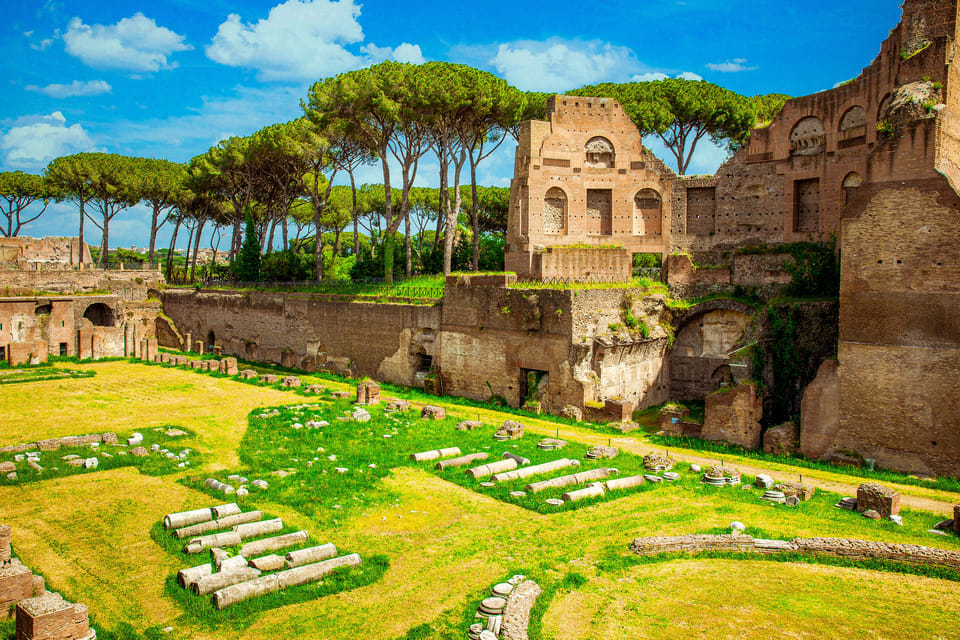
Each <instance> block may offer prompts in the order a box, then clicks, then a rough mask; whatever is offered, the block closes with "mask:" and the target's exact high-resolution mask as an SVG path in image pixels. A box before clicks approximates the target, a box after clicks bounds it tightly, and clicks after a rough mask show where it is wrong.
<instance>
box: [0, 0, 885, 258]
mask: <svg viewBox="0 0 960 640" xmlns="http://www.w3.org/2000/svg"><path fill="white" fill-rule="evenodd" d="M899 5H900V2H899V0H848V1H847V2H844V3H836V2H833V1H826V0H806V1H804V2H797V1H795V0H794V1H787V2H780V3H772V2H769V1H763V2H761V1H759V0H726V1H723V2H707V1H705V0H685V1H671V0H640V1H637V0H634V1H632V2H624V1H623V0H608V1H607V2H594V3H583V2H571V1H568V0H554V1H553V2H550V3H545V2H536V3H534V2H526V1H524V0H513V1H511V2H505V1H502V0H494V1H493V2H486V3H483V4H482V5H476V4H474V5H467V4H451V3H449V2H420V3H410V2H405V3H399V2H386V1H380V0H378V1H367V2H364V3H362V4H358V3H356V2H354V1H352V0H340V1H339V2H329V1H328V0H288V1H286V2H278V1H274V2H255V1H252V0H247V1H229V2H228V1H226V0H199V1H198V0H154V1H152V2H149V3H146V2H131V1H124V0H118V1H116V2H111V3H105V2H102V0H98V1H94V0H86V1H70V0H6V2H5V3H4V8H3V18H4V19H3V26H2V27H0V29H3V30H4V31H3V35H2V37H0V65H2V77H3V78H5V79H6V92H5V96H6V98H7V99H6V100H3V101H2V102H0V168H2V169H3V170H15V169H22V170H25V171H32V172H39V171H41V170H42V169H43V167H44V166H45V165H46V164H47V162H49V161H50V160H51V159H52V158H54V157H56V156H59V155H66V154H70V153H76V152H80V151H90V150H99V151H109V152H113V153H122V154H128V155H138V156H149V157H164V158H168V159H170V160H175V161H179V162H182V161H187V160H189V159H190V158H191V157H193V156H195V155H197V154H199V153H202V152H204V151H205V150H206V149H208V148H209V147H210V146H212V145H214V144H216V143H217V141H218V140H220V139H222V138H224V137H228V136H231V135H246V134H249V133H251V132H253V131H255V130H257V129H259V128H260V127H262V126H265V125H267V124H271V123H274V122H280V121H284V120H289V119H292V118H295V117H297V116H298V115H299V114H300V107H299V101H300V99H301V98H303V97H305V96H306V91H307V87H308V86H309V84H310V83H311V82H313V81H315V80H319V79H322V78H323V77H326V76H329V75H335V74H337V73H339V72H342V71H347V70H350V69H355V68H359V67H362V66H366V65H368V64H371V63H375V62H378V61H381V60H385V59H394V60H401V61H406V62H422V61H425V60H448V61H451V62H461V63H466V64H471V65H474V66H477V67H480V68H483V69H487V70H490V71H492V72H494V73H497V74H498V75H500V76H501V77H503V78H505V79H506V80H508V81H509V82H511V83H512V84H514V85H515V86H517V87H519V88H521V89H527V90H541V91H557V92H561V91H563V90H564V89H569V88H574V87H578V86H581V85H583V84H588V83H595V82H601V81H626V80H630V79H635V78H641V79H643V78H656V77H663V76H665V75H671V76H673V75H680V74H686V75H687V76H688V77H695V76H699V77H703V78H705V79H707V80H709V81H711V82H715V83H717V84H720V85H723V86H725V87H728V88H730V89H732V90H734V91H738V92H740V93H744V94H750V95H753V94H758V93H770V92H781V93H788V94H791V95H798V96H799V95H806V94H810V93H815V92H817V91H821V90H824V89H829V88H830V87H832V86H833V85H834V84H836V83H837V82H841V81H844V80H847V79H849V78H852V77H855V76H856V75H857V74H858V73H859V72H860V70H861V69H862V68H863V67H865V66H867V65H868V64H869V63H870V61H871V60H872V59H873V58H874V57H875V56H876V54H877V53H879V50H880V43H881V42H882V41H883V39H884V38H886V36H887V33H888V31H889V29H891V28H892V27H894V26H895V25H896V24H897V21H898V20H899V17H900V8H899ZM651 142H652V141H651ZM506 146H507V145H505V148H504V149H503V150H502V152H501V153H499V154H498V155H496V156H495V157H493V158H491V160H490V161H489V162H488V164H487V165H486V166H485V167H483V168H482V170H481V171H480V179H481V181H482V182H484V183H485V184H497V185H503V186H506V185H507V184H509V179H510V176H511V174H512V170H513V167H512V158H513V148H512V146H511V147H510V148H509V149H507V148H506ZM651 148H653V149H654V151H655V152H658V153H659V155H660V156H661V157H662V158H664V159H665V160H668V161H669V159H668V157H667V156H666V154H663V153H660V152H659V151H660V150H658V149H657V148H656V145H654V144H651ZM723 159H724V154H723V153H722V152H721V151H719V150H717V149H713V148H709V147H708V146H705V147H704V148H703V149H702V150H701V151H700V152H699V153H698V155H697V156H696V157H695V159H694V163H693V166H692V167H691V171H692V172H695V173H712V172H714V171H715V170H716V168H717V167H718V166H719V164H720V163H721V162H722V161H723ZM437 171H438V168H437V165H436V161H435V160H433V159H432V158H429V157H427V158H425V159H424V161H423V163H422V167H421V171H420V179H419V182H420V183H421V184H424V185H436V184H437V183H438V179H437V176H436V174H437ZM361 179H362V180H364V181H368V182H377V181H379V172H378V171H377V170H376V169H375V168H374V169H371V170H370V171H369V172H368V174H367V175H363V176H361ZM144 216H145V213H144V211H143V210H142V209H139V208H135V209H132V210H130V211H127V212H125V213H123V214H121V215H120V216H118V217H117V218H116V220H115V221H114V223H113V226H112V227H111V245H112V246H131V245H137V246H143V244H144V243H145V240H146V236H147V232H148V230H147V229H146V228H145V225H146V220H145V218H144ZM75 226H76V211H75V210H74V209H73V208H72V207H71V206H70V205H68V204H60V205H55V206H52V207H51V208H50V210H48V212H47V213H46V214H44V216H43V217H41V218H40V219H39V220H38V221H37V222H35V223H32V224H31V225H30V226H28V227H27V228H26V229H25V235H35V236H43V235H62V234H68V233H75V231H73V229H74V227H75ZM87 228H88V229H90V228H91V227H90V226H88V227H87ZM165 235H166V234H162V237H163V236H165ZM89 240H90V241H91V242H93V243H96V242H97V239H96V238H95V237H92V238H89Z"/></svg>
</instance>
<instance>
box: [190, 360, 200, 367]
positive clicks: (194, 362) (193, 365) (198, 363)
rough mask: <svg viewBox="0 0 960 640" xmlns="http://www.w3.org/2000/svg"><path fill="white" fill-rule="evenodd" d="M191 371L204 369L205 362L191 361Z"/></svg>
mask: <svg viewBox="0 0 960 640" xmlns="http://www.w3.org/2000/svg"><path fill="white" fill-rule="evenodd" d="M190 368H191V369H203V360H191V361H190Z"/></svg>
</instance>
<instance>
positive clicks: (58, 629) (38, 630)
mask: <svg viewBox="0 0 960 640" xmlns="http://www.w3.org/2000/svg"><path fill="white" fill-rule="evenodd" d="M96 637H97V634H96V632H95V631H93V630H92V629H91V628H90V621H89V616H88V614H87V606H86V605H83V604H70V603H69V602H67V601H66V600H64V599H63V596H61V595H60V594H58V593H45V594H44V595H42V596H40V597H37V598H29V599H27V600H23V601H22V602H20V603H19V604H18V605H17V635H16V640H93V639H94V638H96Z"/></svg>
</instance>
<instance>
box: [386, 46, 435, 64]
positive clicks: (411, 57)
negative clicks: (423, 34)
mask: <svg viewBox="0 0 960 640" xmlns="http://www.w3.org/2000/svg"><path fill="white" fill-rule="evenodd" d="M393 59H394V60H396V61H397V62H409V63H410V64H423V63H424V62H426V61H427V59H426V58H424V57H423V52H422V51H420V45H418V44H409V43H407V42H403V43H401V44H400V46H398V47H397V48H396V49H394V50H393Z"/></svg>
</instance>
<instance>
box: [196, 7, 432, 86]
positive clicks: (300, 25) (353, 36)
mask: <svg viewBox="0 0 960 640" xmlns="http://www.w3.org/2000/svg"><path fill="white" fill-rule="evenodd" d="M359 16H360V6H359V5H355V4H353V0H339V1H338V2H330V1H328V0H287V2H284V3H283V4H279V5H277V6H275V7H273V8H272V9H270V13H269V14H268V15H267V18H266V19H261V20H258V21H257V22H256V24H252V23H244V22H242V21H241V18H240V16H239V15H237V14H235V13H231V14H230V15H229V16H228V17H227V21H226V22H224V23H223V24H221V25H220V27H219V29H218V30H217V35H215V36H214V38H213V41H212V42H211V43H210V45H209V46H207V57H208V58H210V59H211V60H213V61H214V62H219V63H220V64H225V65H228V66H231V67H245V68H250V69H256V70H258V71H259V72H260V73H259V77H260V79H261V80H281V81H310V80H320V79H322V78H324V77H327V76H332V75H336V74H338V73H341V72H343V71H349V70H351V69H356V68H359V67H361V66H363V65H364V64H365V63H367V62H369V61H368V60H365V59H364V58H363V57H361V56H358V55H356V54H354V53H352V52H351V51H349V50H348V49H347V48H346V46H345V45H349V44H355V43H359V42H362V41H363V29H361V27H360V23H359V22H358V21H357V18H358V17H359ZM368 46H369V47H373V45H368ZM407 46H408V47H409V46H411V45H407ZM373 48H374V49H375V50H377V51H381V52H383V51H388V50H385V49H380V48H379V47H373ZM405 51H406V50H405ZM417 52H419V47H417ZM382 57H383V58H384V59H385V58H387V57H390V56H388V55H383V56H382Z"/></svg>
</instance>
